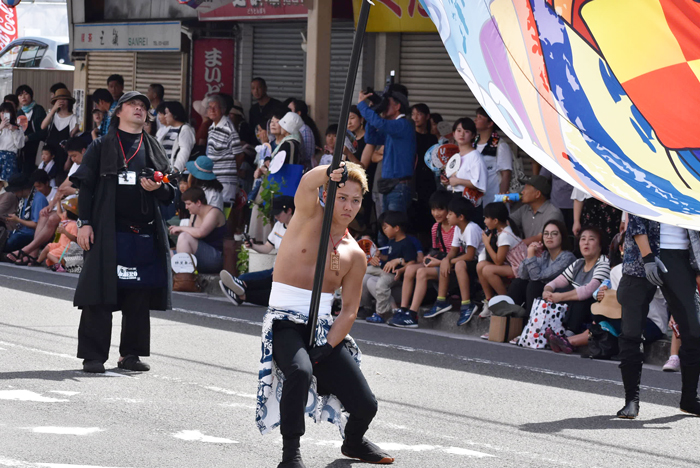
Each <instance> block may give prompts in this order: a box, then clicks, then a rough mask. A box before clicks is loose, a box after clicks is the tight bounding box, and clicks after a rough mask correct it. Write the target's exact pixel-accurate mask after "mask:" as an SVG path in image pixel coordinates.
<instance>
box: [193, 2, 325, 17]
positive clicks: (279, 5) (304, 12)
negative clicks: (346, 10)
mask: <svg viewBox="0 0 700 468" xmlns="http://www.w3.org/2000/svg"><path fill="white" fill-rule="evenodd" d="M324 1H330V0H324ZM201 8H202V7H201V6H200V7H199V9H201ZM199 11H200V13H199V14H198V17H199V20H200V21H250V20H274V19H294V18H306V17H307V16H308V14H309V10H308V8H306V6H304V0H232V1H230V2H228V5H225V6H222V7H219V8H216V9H213V10H211V11H208V12H204V11H201V10H199Z"/></svg>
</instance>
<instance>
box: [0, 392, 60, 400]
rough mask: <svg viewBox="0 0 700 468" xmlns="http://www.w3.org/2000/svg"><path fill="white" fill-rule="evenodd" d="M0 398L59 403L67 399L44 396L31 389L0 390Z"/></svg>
mask: <svg viewBox="0 0 700 468" xmlns="http://www.w3.org/2000/svg"><path fill="white" fill-rule="evenodd" d="M0 400H15V401H36V402H39V403H60V402H64V401H68V400H60V399H58V398H51V397H45V396H42V395H40V394H38V393H35V392H32V391H31V390H0Z"/></svg>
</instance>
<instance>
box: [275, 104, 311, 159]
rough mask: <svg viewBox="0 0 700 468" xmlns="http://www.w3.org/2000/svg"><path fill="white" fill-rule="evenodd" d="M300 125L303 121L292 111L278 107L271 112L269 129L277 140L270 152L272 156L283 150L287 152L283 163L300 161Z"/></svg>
mask: <svg viewBox="0 0 700 468" xmlns="http://www.w3.org/2000/svg"><path fill="white" fill-rule="evenodd" d="M302 125H304V121H303V120H301V117H299V116H298V115H297V114H295V113H294V112H287V111H285V110H284V108H280V109H276V110H275V111H274V112H273V113H272V119H270V130H271V132H272V134H273V135H274V136H275V139H276V141H277V146H276V147H275V150H274V151H273V152H272V157H273V158H274V157H275V155H276V154H277V153H279V152H280V151H285V152H286V153H287V157H286V158H285V164H299V163H300V160H301V158H302V157H303V155H302V152H301V141H300V135H299V130H300V129H301V126H302Z"/></svg>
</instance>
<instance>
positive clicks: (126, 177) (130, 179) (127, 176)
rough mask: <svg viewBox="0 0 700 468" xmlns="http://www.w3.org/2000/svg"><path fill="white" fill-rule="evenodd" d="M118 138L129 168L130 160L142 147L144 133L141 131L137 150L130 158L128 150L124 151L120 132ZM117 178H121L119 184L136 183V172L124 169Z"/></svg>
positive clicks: (125, 162) (125, 163)
mask: <svg viewBox="0 0 700 468" xmlns="http://www.w3.org/2000/svg"><path fill="white" fill-rule="evenodd" d="M117 139H118V140H119V147H120V148H121V150H122V155H123V156H124V165H125V166H126V167H127V168H128V167H129V161H131V160H132V159H134V157H135V156H136V155H137V154H138V152H139V150H140V149H141V144H142V143H143V133H141V140H140V141H139V146H138V147H136V151H134V154H132V155H131V157H130V158H129V159H127V158H126V152H125V151H124V146H123V145H122V139H121V137H120V136H119V133H118V132H117ZM117 179H118V180H119V185H136V172H134V171H128V170H124V171H122V172H120V173H119V175H118V178H117Z"/></svg>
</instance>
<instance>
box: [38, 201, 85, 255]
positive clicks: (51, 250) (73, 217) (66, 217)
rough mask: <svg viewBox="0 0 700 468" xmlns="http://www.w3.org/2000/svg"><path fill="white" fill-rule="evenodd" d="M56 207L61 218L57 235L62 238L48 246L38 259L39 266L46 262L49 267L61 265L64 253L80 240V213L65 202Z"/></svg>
mask: <svg viewBox="0 0 700 468" xmlns="http://www.w3.org/2000/svg"><path fill="white" fill-rule="evenodd" d="M56 206H57V209H56V211H57V214H58V216H59V217H60V218H61V222H60V223H59V225H58V228H57V229H56V233H57V234H60V237H59V239H58V242H51V243H49V244H47V245H46V247H44V250H42V251H41V253H40V254H39V258H38V259H37V262H38V263H39V264H41V263H44V262H46V266H47V267H51V266H54V265H58V264H60V263H61V261H62V257H63V252H65V251H66V248H67V247H68V245H69V244H70V243H71V242H76V241H77V239H78V224H77V221H78V211H77V210H74V209H71V208H70V206H69V205H68V204H66V203H64V202H61V203H59V204H58V205H56Z"/></svg>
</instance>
